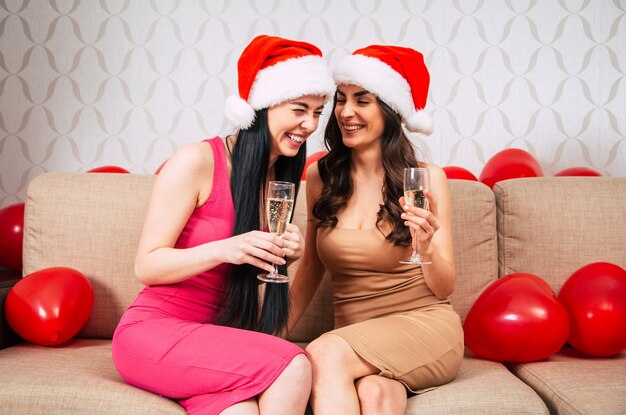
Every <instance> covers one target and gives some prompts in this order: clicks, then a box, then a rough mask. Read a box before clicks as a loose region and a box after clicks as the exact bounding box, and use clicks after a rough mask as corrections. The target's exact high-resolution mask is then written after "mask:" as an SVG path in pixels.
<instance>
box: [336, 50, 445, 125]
mask: <svg viewBox="0 0 626 415" xmlns="http://www.w3.org/2000/svg"><path fill="white" fill-rule="evenodd" d="M333 76H334V78H335V82H336V83H337V84H338V85H341V84H355V85H359V86H361V87H363V88H365V89H367V90H368V91H369V92H371V93H373V94H375V95H377V96H378V98H380V99H381V100H382V101H383V102H384V103H386V104H387V105H389V106H390V107H391V108H392V109H393V110H394V111H396V112H397V113H398V114H400V116H401V117H402V121H403V122H404V125H405V126H406V128H407V129H408V130H409V131H411V132H419V133H423V134H430V133H432V130H433V122H432V119H431V118H430V116H429V115H428V114H427V113H426V112H424V110H423V109H424V107H425V106H426V98H427V97H428V87H429V84H430V74H429V73H428V69H427V68H426V64H425V63H424V56H423V55H422V54H421V53H419V52H418V51H416V50H414V49H411V48H405V47H401V46H385V45H371V46H367V47H365V48H362V49H358V50H355V51H354V52H353V53H352V55H349V56H346V57H345V58H343V60H342V61H341V62H340V63H339V65H337V66H336V67H335V69H334V71H333Z"/></svg>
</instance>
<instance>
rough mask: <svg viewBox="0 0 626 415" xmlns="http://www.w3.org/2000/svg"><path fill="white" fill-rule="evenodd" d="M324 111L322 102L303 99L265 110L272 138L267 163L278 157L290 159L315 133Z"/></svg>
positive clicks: (310, 96) (309, 96)
mask: <svg viewBox="0 0 626 415" xmlns="http://www.w3.org/2000/svg"><path fill="white" fill-rule="evenodd" d="M323 109H324V98H323V97H321V96H316V95H305V96H302V97H299V98H296V99H293V100H290V101H287V102H283V103H282V104H278V105H275V106H273V107H270V108H269V109H268V110H267V119H268V125H269V130H270V135H271V144H270V162H272V161H275V160H276V159H277V158H278V156H286V157H293V156H295V155H296V154H297V153H298V150H300V146H301V145H302V144H303V143H304V142H305V141H306V139H307V138H308V137H309V136H310V135H311V133H313V131H315V130H316V129H317V125H318V123H319V118H320V116H321V115H322V110H323Z"/></svg>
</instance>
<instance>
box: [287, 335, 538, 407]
mask: <svg viewBox="0 0 626 415" xmlns="http://www.w3.org/2000/svg"><path fill="white" fill-rule="evenodd" d="M296 345H298V346H300V347H302V348H303V349H304V348H305V347H306V345H307V343H302V342H297V343H296ZM548 413H549V412H548V408H547V407H546V405H545V404H544V403H543V401H542V400H541V398H540V397H539V395H537V394H536V393H535V392H533V390H532V389H531V388H530V387H529V386H528V385H526V384H525V383H524V382H522V381H521V380H519V379H518V378H516V377H515V376H514V375H513V374H512V373H511V372H510V371H509V370H508V369H507V368H506V366H504V365H503V364H502V363H498V362H491V361H489V360H482V359H477V358H476V357H474V356H473V355H472V353H471V352H470V351H467V350H466V352H465V357H464V358H463V363H462V364H461V369H460V370H459V374H458V375H457V377H456V378H455V379H454V380H453V381H452V382H450V383H447V384H445V385H442V386H439V387H437V388H435V389H433V390H431V391H428V392H425V393H422V394H420V395H415V396H412V397H411V398H409V403H408V406H407V410H406V413H405V415H418V414H429V415H467V414H482V415H489V414H494V415H495V414H517V415H531V414H536V415H539V414H542V415H547V414H548ZM311 414H312V412H311V410H310V408H309V409H308V411H307V415H311Z"/></svg>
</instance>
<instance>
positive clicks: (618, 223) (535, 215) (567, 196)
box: [493, 177, 626, 293]
mask: <svg viewBox="0 0 626 415" xmlns="http://www.w3.org/2000/svg"><path fill="white" fill-rule="evenodd" d="M493 190H494V193H495V195H496V203H497V209H498V245H499V247H500V249H499V258H498V262H499V275H500V276H504V275H508V274H510V273H514V272H529V273H531V274H535V275H537V276H539V277H541V278H543V279H544V280H546V281H547V282H548V283H549V284H550V285H551V286H552V289H553V290H555V292H556V293H558V291H559V290H560V289H561V286H562V285H563V283H564V282H565V281H566V280H567V278H568V277H569V276H570V275H571V274H572V273H573V272H574V271H576V270H577V269H578V268H580V267H582V266H583V265H586V264H588V263H590V262H597V261H606V262H612V263H614V264H617V265H619V266H621V267H623V268H624V267H626V232H624V229H626V178H623V177H622V178H617V177H543V178H528V179H514V180H506V181H502V182H499V183H497V184H496V185H495V186H494V187H493Z"/></svg>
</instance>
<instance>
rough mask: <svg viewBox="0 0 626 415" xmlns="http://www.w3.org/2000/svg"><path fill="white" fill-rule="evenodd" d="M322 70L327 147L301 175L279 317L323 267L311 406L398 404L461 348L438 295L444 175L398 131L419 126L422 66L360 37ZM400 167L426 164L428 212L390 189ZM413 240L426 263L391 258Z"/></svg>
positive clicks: (306, 293)
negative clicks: (328, 76)
mask: <svg viewBox="0 0 626 415" xmlns="http://www.w3.org/2000/svg"><path fill="white" fill-rule="evenodd" d="M334 77H335V82H336V83H337V85H338V87H337V91H336V95H335V102H334V109H333V113H332V114H331V116H330V120H329V123H328V126H327V128H326V132H325V144H326V146H327V148H328V149H329V153H328V154H327V155H326V156H325V157H324V158H322V159H321V160H320V161H319V162H317V163H314V164H312V165H311V166H310V168H309V169H308V171H307V173H306V175H307V176H306V178H307V206H308V218H309V219H308V224H307V233H306V248H305V254H304V256H303V263H302V264H301V265H300V267H299V268H298V273H297V275H296V277H295V281H294V284H293V287H292V302H293V307H294V309H293V315H292V321H291V324H292V325H293V324H295V322H296V321H297V320H298V318H299V317H300V316H301V315H302V313H303V312H304V309H305V308H306V306H307V305H308V303H309V302H310V300H311V298H312V296H313V294H314V293H315V291H316V290H317V287H318V286H319V283H320V281H321V279H322V276H323V275H324V273H325V272H328V273H329V274H330V276H331V278H332V285H333V292H334V308H335V329H334V330H332V331H330V332H328V333H326V334H324V335H322V336H321V337H319V338H318V339H316V340H314V341H313V342H311V343H310V344H309V345H308V347H307V349H306V352H307V355H308V357H309V360H310V361H311V364H312V367H313V386H312V395H311V404H312V407H313V412H314V413H315V414H316V415H323V414H342V415H348V414H404V412H405V410H406V406H407V394H413V393H421V392H424V391H426V390H429V389H432V388H433V387H436V386H438V385H441V384H444V383H446V382H449V381H451V380H452V379H454V377H455V376H456V374H457V372H458V369H459V366H460V364H461V360H462V357H463V348H464V345H463V332H462V326H461V321H460V318H459V316H458V314H457V313H456V312H454V310H453V309H452V306H451V305H450V301H449V299H448V296H449V295H450V293H451V292H452V290H453V288H454V284H455V268H454V263H453V253H452V232H451V216H452V212H451V203H450V195H449V190H448V185H447V181H446V176H445V173H444V172H443V170H442V169H441V168H439V167H437V166H435V165H433V164H428V163H424V162H421V161H419V160H418V159H417V158H416V156H415V153H414V150H413V147H412V145H411V143H410V141H409V139H408V137H407V136H406V134H405V132H404V129H403V125H404V127H405V128H406V129H408V130H409V131H412V132H421V133H430V130H431V123H430V119H429V118H428V116H427V115H426V114H424V112H423V111H422V109H423V107H424V105H425V103H426V96H427V93H428V85H429V74H428V70H427V69H426V66H425V65H424V60H423V56H422V55H421V54H420V53H419V52H416V51H415V50H413V49H409V48H402V47H397V46H368V47H366V48H363V49H359V50H357V51H355V52H354V53H353V54H352V55H350V56H347V57H346V58H344V60H342V61H341V62H340V64H339V65H338V67H336V68H335V70H334ZM405 167H427V168H428V170H429V172H430V177H431V185H430V189H431V191H430V192H425V193H426V197H427V199H428V201H429V205H430V208H429V210H425V209H419V208H416V207H409V206H408V205H407V204H406V202H405V200H404V197H402V194H403V183H402V182H403V171H404V168H405ZM411 232H413V233H414V237H413V238H412V237H411ZM413 246H414V247H415V248H416V249H417V251H418V252H419V255H420V256H421V258H422V260H423V261H425V262H431V264H429V265H406V264H401V263H400V261H403V260H406V259H407V258H409V257H410V256H411V252H412V250H413Z"/></svg>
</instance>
